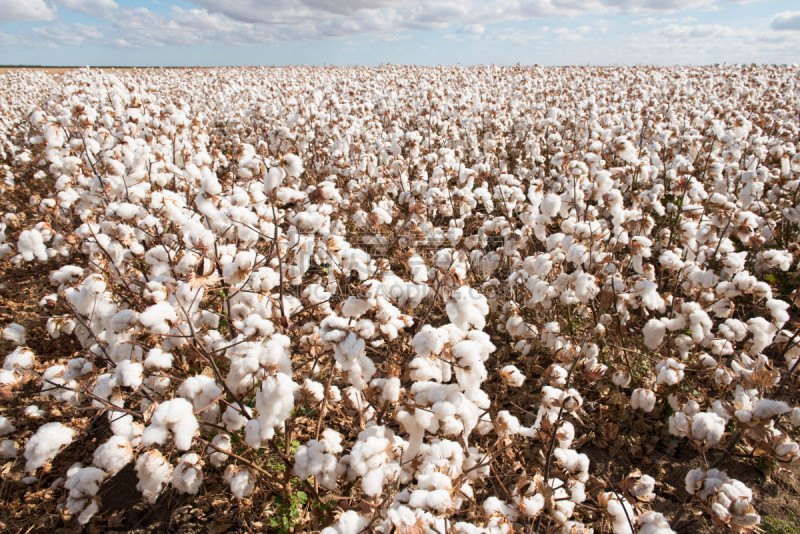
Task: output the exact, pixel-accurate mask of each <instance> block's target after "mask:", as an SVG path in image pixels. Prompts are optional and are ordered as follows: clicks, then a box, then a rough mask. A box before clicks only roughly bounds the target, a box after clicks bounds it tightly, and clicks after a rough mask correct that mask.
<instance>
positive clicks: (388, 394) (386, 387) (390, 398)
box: [370, 377, 402, 403]
mask: <svg viewBox="0 0 800 534" xmlns="http://www.w3.org/2000/svg"><path fill="white" fill-rule="evenodd" d="M370 387H372V388H375V389H379V390H380V392H381V400H384V401H386V402H391V403H395V402H397V401H399V400H400V392H401V391H402V388H401V387H400V379H399V378H397V377H391V378H374V379H373V380H372V382H370Z"/></svg>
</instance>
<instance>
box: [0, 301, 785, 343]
mask: <svg viewBox="0 0 800 534" xmlns="http://www.w3.org/2000/svg"><path fill="white" fill-rule="evenodd" d="M766 306H767V309H769V312H770V313H771V314H772V319H773V322H774V324H775V326H776V327H778V328H783V325H784V324H786V321H788V320H789V312H787V311H786V310H788V309H789V303H788V302H784V301H782V300H778V299H770V300H767V302H766ZM3 335H4V336H5V330H4V331H3Z"/></svg>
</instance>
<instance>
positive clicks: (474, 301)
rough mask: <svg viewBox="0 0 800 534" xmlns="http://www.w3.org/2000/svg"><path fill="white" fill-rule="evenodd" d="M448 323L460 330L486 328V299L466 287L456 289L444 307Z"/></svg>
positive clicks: (487, 311) (487, 305)
mask: <svg viewBox="0 0 800 534" xmlns="http://www.w3.org/2000/svg"><path fill="white" fill-rule="evenodd" d="M445 309H446V311H447V317H448V318H449V319H450V322H451V323H453V324H454V325H455V326H457V327H458V328H460V329H461V330H468V329H469V328H470V327H473V328H475V329H477V330H482V329H483V327H484V326H486V315H488V314H489V304H488V301H487V300H486V297H484V296H483V295H481V294H480V293H478V292H477V291H475V290H474V289H472V288H470V287H468V286H461V287H460V288H458V289H457V290H456V291H455V293H453V296H452V297H451V298H450V300H449V301H448V302H447V306H446V307H445Z"/></svg>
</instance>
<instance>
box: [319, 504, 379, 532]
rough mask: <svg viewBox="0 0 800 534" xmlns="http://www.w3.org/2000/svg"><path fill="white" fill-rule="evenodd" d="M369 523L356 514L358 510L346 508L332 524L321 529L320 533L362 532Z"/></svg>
mask: <svg viewBox="0 0 800 534" xmlns="http://www.w3.org/2000/svg"><path fill="white" fill-rule="evenodd" d="M368 525H369V520H367V518H366V517H363V516H360V515H358V512H355V511H353V510H348V511H346V512H344V513H343V514H342V515H340V516H339V518H338V519H337V520H336V521H334V523H333V525H331V526H329V527H326V528H324V529H322V531H321V532H320V534H355V533H357V532H363V531H364V530H365V529H366V528H367V526H368Z"/></svg>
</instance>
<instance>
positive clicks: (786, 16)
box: [770, 11, 800, 30]
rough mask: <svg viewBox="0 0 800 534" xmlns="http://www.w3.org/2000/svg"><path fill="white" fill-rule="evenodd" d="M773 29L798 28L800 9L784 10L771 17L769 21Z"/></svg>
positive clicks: (799, 26)
mask: <svg viewBox="0 0 800 534" xmlns="http://www.w3.org/2000/svg"><path fill="white" fill-rule="evenodd" d="M770 26H772V28H773V29H775V30H800V11H784V12H782V13H778V14H777V15H775V16H774V17H772V22H771V23H770Z"/></svg>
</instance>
